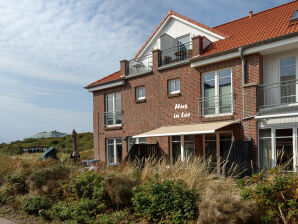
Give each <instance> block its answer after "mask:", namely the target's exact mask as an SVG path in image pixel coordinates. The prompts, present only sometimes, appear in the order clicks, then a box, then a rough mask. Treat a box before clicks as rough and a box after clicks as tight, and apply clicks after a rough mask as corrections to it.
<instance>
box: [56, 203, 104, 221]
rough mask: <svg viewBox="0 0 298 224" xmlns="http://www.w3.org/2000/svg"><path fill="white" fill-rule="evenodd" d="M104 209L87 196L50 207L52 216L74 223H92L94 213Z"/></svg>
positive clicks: (94, 216)
mask: <svg viewBox="0 0 298 224" xmlns="http://www.w3.org/2000/svg"><path fill="white" fill-rule="evenodd" d="M104 209H105V206H104V205H103V204H98V203H97V202H96V201H94V200H92V199H88V198H82V199H80V200H79V201H69V202H59V203H58V204H56V205H54V206H53V208H52V211H51V213H52V217H53V218H56V217H57V218H58V219H60V220H61V221H72V222H75V223H94V221H95V218H96V214H98V213H101V212H102V211H103V210H104Z"/></svg>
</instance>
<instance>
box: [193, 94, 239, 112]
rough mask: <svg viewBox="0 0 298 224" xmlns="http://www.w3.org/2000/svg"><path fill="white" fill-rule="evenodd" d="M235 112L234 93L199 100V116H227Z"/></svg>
mask: <svg viewBox="0 0 298 224" xmlns="http://www.w3.org/2000/svg"><path fill="white" fill-rule="evenodd" d="M234 112H235V98H234V93H230V94H225V95H217V96H210V97H204V98H200V99H199V116H219V115H228V114H233V113H234Z"/></svg>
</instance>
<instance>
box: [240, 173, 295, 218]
mask: <svg viewBox="0 0 298 224" xmlns="http://www.w3.org/2000/svg"><path fill="white" fill-rule="evenodd" d="M247 185H248V186H247ZM297 186H298V178H297V174H292V173H284V172H282V170H280V169H278V168H275V169H272V170H269V171H268V173H267V174H263V173H259V174H256V175H253V176H252V177H251V178H248V179H246V182H245V184H243V185H242V186H241V189H242V195H241V196H242V199H243V200H253V201H256V203H257V205H258V207H259V208H260V212H261V213H262V217H261V218H262V221H263V223H295V222H296V219H297V216H298V209H297Z"/></svg>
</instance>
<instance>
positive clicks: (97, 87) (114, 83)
mask: <svg viewBox="0 0 298 224" xmlns="http://www.w3.org/2000/svg"><path fill="white" fill-rule="evenodd" d="M122 85H124V80H120V81H117V82H111V83H107V84H103V85H100V86H95V87H92V88H90V89H88V92H94V91H98V90H102V89H107V88H112V87H115V86H122Z"/></svg>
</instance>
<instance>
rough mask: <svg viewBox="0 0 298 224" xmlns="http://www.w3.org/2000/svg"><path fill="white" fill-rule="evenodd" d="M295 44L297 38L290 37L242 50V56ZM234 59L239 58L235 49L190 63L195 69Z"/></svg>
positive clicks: (297, 40)
mask: <svg viewBox="0 0 298 224" xmlns="http://www.w3.org/2000/svg"><path fill="white" fill-rule="evenodd" d="M295 42H298V36H295V37H290V38H287V39H283V40H278V41H274V42H271V43H267V44H262V45H260V46H256V47H251V48H247V49H244V50H243V55H247V54H253V53H257V52H261V51H265V50H269V49H271V48H275V47H281V46H283V45H287V44H292V43H295ZM244 47H245V46H244ZM235 57H240V53H239V52H238V50H237V49H235V51H234V52H231V53H227V54H223V55H219V56H215V57H211V58H206V59H202V60H200V61H197V62H192V63H191V67H192V68H195V67H199V66H204V65H208V64H212V63H216V62H220V61H225V60H229V59H233V58H235Z"/></svg>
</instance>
